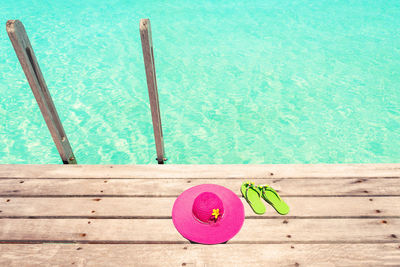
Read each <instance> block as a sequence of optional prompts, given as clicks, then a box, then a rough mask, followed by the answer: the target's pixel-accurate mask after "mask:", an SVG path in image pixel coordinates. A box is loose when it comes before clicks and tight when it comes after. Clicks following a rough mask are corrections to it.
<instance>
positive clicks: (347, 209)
mask: <svg viewBox="0 0 400 267" xmlns="http://www.w3.org/2000/svg"><path fill="white" fill-rule="evenodd" d="M174 201H175V197H125V198H121V197H102V198H87V197H76V198H71V197H60V198H38V197H35V198H29V197H16V198H0V211H1V212H0V218H8V217H19V218H23V217H29V216H34V217H37V218H40V217H60V216H62V217H66V218H67V217H80V218H105V217H106V218H119V217H126V218H164V219H165V218H171V210H172V206H173V204H174ZM285 201H286V202H287V203H288V205H289V206H290V214H289V215H287V216H280V215H279V214H277V213H276V212H275V211H274V210H273V209H272V208H268V209H267V212H266V213H265V214H264V215H262V216H260V215H255V214H253V213H252V211H251V208H250V207H249V205H247V204H246V201H245V200H244V199H243V198H242V202H243V205H244V208H245V212H246V218H258V219H261V218H264V217H265V218H271V217H272V218H281V219H282V220H284V219H287V218H290V219H292V218H310V217H311V218H360V219H362V218H382V219H384V218H397V219H400V197H346V198H344V197H288V198H285ZM149 203H151V207H152V208H151V209H149V208H148V205H149ZM77 207H79V208H77ZM321 207H323V208H321Z"/></svg>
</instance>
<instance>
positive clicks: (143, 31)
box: [139, 19, 165, 164]
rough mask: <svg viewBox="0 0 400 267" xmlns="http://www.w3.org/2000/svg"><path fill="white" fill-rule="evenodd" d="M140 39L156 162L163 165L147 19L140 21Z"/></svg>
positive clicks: (154, 72) (154, 75)
mask: <svg viewBox="0 0 400 267" xmlns="http://www.w3.org/2000/svg"><path fill="white" fill-rule="evenodd" d="M139 28H140V39H141V41H142V50H143V60H144V67H145V71H146V79H147V89H148V92H149V100H150V108H151V118H152V121H153V131H154V139H155V144H156V151H157V161H158V163H159V164H163V163H164V161H165V158H164V157H165V152H164V137H163V131H162V124H161V112H160V104H159V101H158V89H157V79H156V68H155V65H154V51H153V40H152V36H151V26H150V20H149V19H141V20H140V23H139Z"/></svg>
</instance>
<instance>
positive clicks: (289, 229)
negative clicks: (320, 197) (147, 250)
mask: <svg viewBox="0 0 400 267" xmlns="http://www.w3.org/2000/svg"><path fill="white" fill-rule="evenodd" d="M76 208H79V207H76ZM0 229H2V230H1V232H0V242H4V241H6V242H15V241H16V240H19V241H23V240H25V241H39V242H53V241H58V242H61V241H62V242H65V243H68V242H79V241H81V242H95V241H97V242H106V243H107V242H113V243H125V242H134V243H148V242H152V243H163V242H169V243H189V242H188V241H187V240H186V239H184V238H183V237H182V236H181V235H180V234H179V233H178V231H177V230H176V229H175V227H174V225H173V223H172V220H170V219H64V218H63V219H59V218H56V219H1V220H0ZM244 242H245V243H246V242H247V243H265V244H270V243H291V242H303V243H304V242H305V243H313V242H315V243H338V242H342V243H399V245H400V219H385V222H383V221H382V220H381V219H331V218H329V219H292V220H286V221H285V219H284V218H282V219H246V220H245V222H244V224H243V227H242V229H241V231H240V232H239V233H238V234H237V235H236V236H235V237H234V238H233V239H231V240H230V241H229V243H232V244H233V243H244Z"/></svg>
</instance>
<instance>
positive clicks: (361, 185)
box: [0, 178, 400, 197]
mask: <svg viewBox="0 0 400 267" xmlns="http://www.w3.org/2000/svg"><path fill="white" fill-rule="evenodd" d="M244 181H245V180H240V179H154V180H153V179H53V178H47V179H26V178H24V179H0V197H3V196H43V195H44V196H66V195H73V196H93V197H103V196H130V197H139V196H142V197H146V196H148V197H151V196H153V197H155V196H160V197H161V196H164V197H176V196H178V195H179V194H180V193H181V192H183V191H184V190H185V189H187V188H189V187H191V186H195V185H199V184H207V183H211V184H220V185H223V186H225V187H227V188H229V189H231V190H232V191H234V192H236V193H237V194H238V195H240V191H238V189H239V188H240V185H241V183H242V182H244ZM254 181H255V182H256V183H257V184H269V185H271V186H273V187H274V188H275V189H276V190H278V192H279V194H280V195H282V196H285V197H287V196H400V190H399V188H400V179H397V178H386V179H381V178H351V179H342V178H337V179H316V178H315V179H306V178H299V179H281V178H278V179H258V180H254Z"/></svg>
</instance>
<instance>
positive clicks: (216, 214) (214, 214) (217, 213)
mask: <svg viewBox="0 0 400 267" xmlns="http://www.w3.org/2000/svg"><path fill="white" fill-rule="evenodd" d="M211 215H213V216H215V219H217V218H218V216H219V209H213V212H212V214H211Z"/></svg>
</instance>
